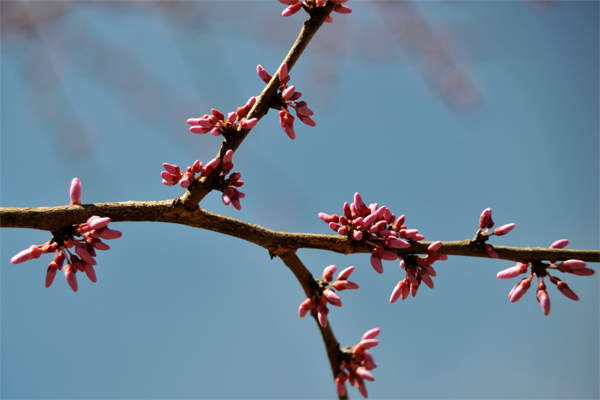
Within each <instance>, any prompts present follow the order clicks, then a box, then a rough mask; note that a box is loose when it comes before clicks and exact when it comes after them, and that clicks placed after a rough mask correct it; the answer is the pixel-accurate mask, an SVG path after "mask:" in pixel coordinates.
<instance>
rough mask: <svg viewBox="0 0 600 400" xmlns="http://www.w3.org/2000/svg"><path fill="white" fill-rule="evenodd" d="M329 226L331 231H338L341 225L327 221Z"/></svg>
mask: <svg viewBox="0 0 600 400" xmlns="http://www.w3.org/2000/svg"><path fill="white" fill-rule="evenodd" d="M329 227H330V228H331V230H333V231H336V232H337V231H338V229H340V228H341V227H342V226H341V225H339V224H336V223H335V222H330V223H329Z"/></svg>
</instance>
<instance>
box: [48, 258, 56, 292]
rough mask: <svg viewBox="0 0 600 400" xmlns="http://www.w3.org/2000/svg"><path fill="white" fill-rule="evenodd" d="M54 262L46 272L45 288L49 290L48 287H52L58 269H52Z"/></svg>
mask: <svg viewBox="0 0 600 400" xmlns="http://www.w3.org/2000/svg"><path fill="white" fill-rule="evenodd" d="M53 263H54V262H52V263H50V266H48V271H47V272H46V287H47V288H49V287H50V285H52V282H54V277H55V276H56V271H57V270H58V267H52V264H53Z"/></svg>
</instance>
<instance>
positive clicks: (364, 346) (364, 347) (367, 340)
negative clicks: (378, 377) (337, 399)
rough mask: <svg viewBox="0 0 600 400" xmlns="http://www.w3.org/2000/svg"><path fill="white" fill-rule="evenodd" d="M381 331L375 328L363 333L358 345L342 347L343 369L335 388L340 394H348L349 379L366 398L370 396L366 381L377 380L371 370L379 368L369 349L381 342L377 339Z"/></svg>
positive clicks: (336, 380) (337, 378)
mask: <svg viewBox="0 0 600 400" xmlns="http://www.w3.org/2000/svg"><path fill="white" fill-rule="evenodd" d="M379 332H380V329H379V328H373V329H371V330H369V331H367V332H366V333H365V334H364V335H363V337H362V339H361V340H360V342H358V344H357V345H356V346H354V347H352V346H350V347H345V348H343V349H341V359H342V370H341V371H340V373H339V374H338V376H337V377H336V378H335V388H336V389H337V392H338V394H339V395H340V396H344V395H345V394H346V387H345V386H344V384H345V383H346V381H349V382H350V384H351V385H352V386H355V387H356V388H357V389H358V391H359V392H360V393H361V394H362V395H363V396H364V397H365V398H367V397H369V395H368V393H367V388H366V386H365V381H371V382H373V381H374V380H375V378H374V377H373V375H372V374H371V373H370V372H369V371H371V370H374V369H375V368H377V364H375V361H373V356H372V355H371V353H370V352H369V349H370V348H372V347H375V346H377V345H378V344H379V341H378V340H377V339H375V338H376V337H377V335H379Z"/></svg>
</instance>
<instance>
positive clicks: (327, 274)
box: [323, 264, 337, 282]
mask: <svg viewBox="0 0 600 400" xmlns="http://www.w3.org/2000/svg"><path fill="white" fill-rule="evenodd" d="M335 271H337V266H336V265H333V264H332V265H329V266H328V267H325V269H324V270H323V280H324V281H326V282H331V281H332V280H333V274H335Z"/></svg>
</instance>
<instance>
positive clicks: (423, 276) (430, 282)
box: [419, 272, 433, 289]
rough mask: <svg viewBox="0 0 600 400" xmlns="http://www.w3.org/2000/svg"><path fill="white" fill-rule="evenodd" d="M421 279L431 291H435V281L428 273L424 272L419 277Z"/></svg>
mask: <svg viewBox="0 0 600 400" xmlns="http://www.w3.org/2000/svg"><path fill="white" fill-rule="evenodd" d="M419 277H420V278H421V281H422V282H423V283H424V284H426V285H427V286H429V288H430V289H433V280H432V279H431V276H429V274H428V273H427V272H423V273H422V274H420V275H419Z"/></svg>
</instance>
